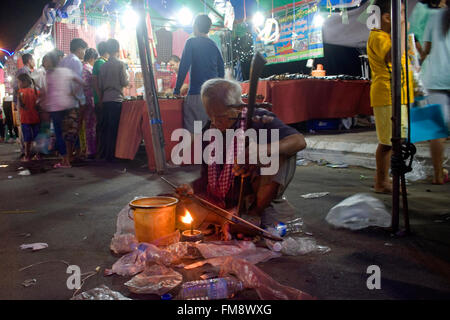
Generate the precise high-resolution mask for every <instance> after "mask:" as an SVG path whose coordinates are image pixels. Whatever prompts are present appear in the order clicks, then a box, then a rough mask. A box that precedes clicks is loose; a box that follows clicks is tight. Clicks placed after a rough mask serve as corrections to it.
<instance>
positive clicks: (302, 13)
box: [253, 5, 323, 64]
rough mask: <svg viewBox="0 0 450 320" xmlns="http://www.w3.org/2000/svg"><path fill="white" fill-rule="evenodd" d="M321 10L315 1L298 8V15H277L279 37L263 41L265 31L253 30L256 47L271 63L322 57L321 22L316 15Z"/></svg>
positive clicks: (296, 11)
mask: <svg viewBox="0 0 450 320" xmlns="http://www.w3.org/2000/svg"><path fill="white" fill-rule="evenodd" d="M318 14H319V11H318V7H317V6H316V5H312V6H303V7H300V8H299V9H296V10H295V15H294V14H290V15H286V16H280V17H276V18H275V19H276V20H277V21H278V24H279V39H278V41H276V42H269V41H264V36H265V35H264V34H263V32H259V34H258V33H257V32H254V34H253V39H254V42H255V50H256V51H259V52H260V53H261V54H263V55H264V57H265V58H266V59H267V63H268V64H274V63H283V62H290V61H298V60H304V59H310V58H320V57H323V40H322V26H321V25H320V24H316V23H315V22H316V21H317V20H315V19H314V18H315V17H316V15H318ZM274 29H275V28H271V32H275V31H276V30H274Z"/></svg>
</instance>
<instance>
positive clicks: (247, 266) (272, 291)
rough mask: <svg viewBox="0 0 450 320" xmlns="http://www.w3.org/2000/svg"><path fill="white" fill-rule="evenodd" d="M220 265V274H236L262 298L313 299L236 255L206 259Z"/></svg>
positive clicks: (246, 286) (214, 264)
mask: <svg viewBox="0 0 450 320" xmlns="http://www.w3.org/2000/svg"><path fill="white" fill-rule="evenodd" d="M206 261H207V262H208V263H210V264H212V265H213V266H216V267H220V274H219V275H220V276H221V277H224V276H226V275H235V276H236V277H237V278H238V279H239V280H240V281H242V282H243V284H244V287H245V288H251V289H255V290H256V292H257V293H258V296H259V298H260V299H261V300H311V299H314V298H313V297H312V296H310V295H309V294H307V293H305V292H302V291H300V290H298V289H295V288H291V287H288V286H285V285H282V284H280V283H279V282H277V281H275V280H274V279H273V278H272V277H270V276H269V275H268V274H267V273H265V272H263V271H262V270H261V269H259V268H258V267H257V266H255V265H253V264H252V263H250V262H248V261H245V260H243V259H238V258H235V257H220V258H213V259H209V260H206Z"/></svg>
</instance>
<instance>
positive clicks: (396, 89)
mask: <svg viewBox="0 0 450 320" xmlns="http://www.w3.org/2000/svg"><path fill="white" fill-rule="evenodd" d="M400 11H401V0H392V1H391V36H392V48H391V57H392V82H391V91H392V157H393V158H395V159H400V158H401V156H402V151H401V107H402V105H401V104H402V101H401V90H402V86H401V68H402V65H401V57H402V52H401V41H400V39H401V20H400V17H401V13H400ZM392 163H395V161H391V168H392ZM393 169H394V168H393ZM392 175H393V177H392V231H393V232H394V233H396V232H397V231H398V229H399V212H400V172H399V170H397V169H394V170H392Z"/></svg>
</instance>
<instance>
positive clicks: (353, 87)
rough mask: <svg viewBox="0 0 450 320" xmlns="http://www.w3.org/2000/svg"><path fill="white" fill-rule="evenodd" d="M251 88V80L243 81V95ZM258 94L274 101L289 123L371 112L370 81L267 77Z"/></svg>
mask: <svg viewBox="0 0 450 320" xmlns="http://www.w3.org/2000/svg"><path fill="white" fill-rule="evenodd" d="M248 89H249V83H248V82H244V83H242V91H243V93H244V94H247V93H248ZM258 95H260V96H262V97H263V99H262V101H264V102H269V103H271V104H272V111H273V112H274V113H275V114H276V115H277V116H278V117H279V118H280V119H281V120H282V121H283V122H285V123H288V124H293V123H297V122H302V121H307V120H313V119H332V118H347V117H354V116H356V115H372V108H371V107H370V81H367V80H339V79H333V80H326V79H319V78H316V79H314V78H311V79H298V80H284V81H277V80H264V81H260V83H259V86H258Z"/></svg>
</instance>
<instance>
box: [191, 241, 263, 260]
mask: <svg viewBox="0 0 450 320" xmlns="http://www.w3.org/2000/svg"><path fill="white" fill-rule="evenodd" d="M231 243H232V244H227V243H226V242H222V243H220V242H207V243H198V244H197V245H196V247H197V249H198V250H199V251H200V253H201V254H202V256H203V257H204V258H205V259H209V258H215V257H222V256H234V255H237V254H239V253H241V252H243V251H247V250H249V251H251V250H254V249H255V248H256V247H255V244H254V243H253V242H251V241H236V242H231Z"/></svg>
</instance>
